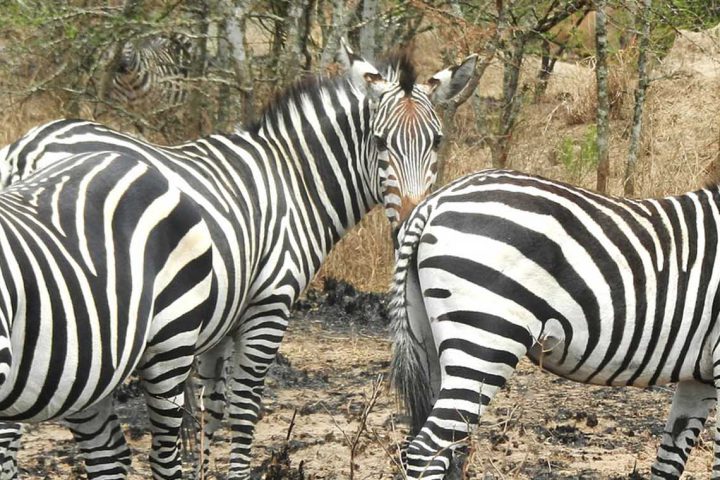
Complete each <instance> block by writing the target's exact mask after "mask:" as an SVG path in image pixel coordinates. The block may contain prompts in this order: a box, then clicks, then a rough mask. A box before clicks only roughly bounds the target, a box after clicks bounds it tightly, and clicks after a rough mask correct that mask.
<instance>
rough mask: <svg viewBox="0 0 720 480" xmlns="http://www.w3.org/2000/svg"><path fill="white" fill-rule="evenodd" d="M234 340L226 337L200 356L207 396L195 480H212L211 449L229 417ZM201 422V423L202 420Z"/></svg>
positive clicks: (200, 376)
mask: <svg viewBox="0 0 720 480" xmlns="http://www.w3.org/2000/svg"><path fill="white" fill-rule="evenodd" d="M232 348H233V339H232V337H230V336H228V337H226V338H225V339H224V340H223V341H222V342H220V343H219V344H218V345H216V346H215V347H214V348H212V349H211V350H208V351H207V352H205V353H203V354H201V355H200V356H198V359H197V361H196V367H197V380H198V386H199V387H200V391H201V392H202V396H203V408H204V412H203V413H202V415H203V418H202V424H203V431H202V432H200V435H203V441H202V461H201V462H198V463H197V465H196V468H195V478H197V479H200V478H208V469H209V467H210V445H211V444H212V441H213V437H214V435H215V432H216V431H217V430H218V429H219V428H220V427H221V426H222V421H223V419H224V417H225V406H226V394H225V390H226V385H227V379H228V377H229V374H230V373H231V366H232V363H231V360H232ZM198 420H199V419H198Z"/></svg>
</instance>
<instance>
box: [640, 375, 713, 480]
mask: <svg viewBox="0 0 720 480" xmlns="http://www.w3.org/2000/svg"><path fill="white" fill-rule="evenodd" d="M715 399H716V393H715V387H714V386H712V385H707V384H704V383H700V382H696V381H693V380H688V381H683V382H680V383H678V385H677V390H675V395H674V396H673V402H672V407H671V408H670V416H669V417H668V420H667V424H666V425H665V432H664V433H663V436H662V442H661V444H660V447H659V448H658V453H657V459H656V460H655V464H654V465H653V466H652V469H651V478H653V479H677V478H680V475H682V473H683V470H684V469H685V462H687V459H688V456H689V455H690V450H692V448H693V447H694V446H695V444H696V443H697V439H698V436H699V435H700V432H702V430H703V428H704V426H705V419H707V416H708V413H709V411H710V408H711V407H712V406H713V404H714V402H715Z"/></svg>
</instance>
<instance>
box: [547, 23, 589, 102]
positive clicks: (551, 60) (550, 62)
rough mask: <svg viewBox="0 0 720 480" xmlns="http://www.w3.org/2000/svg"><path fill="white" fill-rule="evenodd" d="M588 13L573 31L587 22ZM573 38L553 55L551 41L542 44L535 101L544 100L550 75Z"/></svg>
mask: <svg viewBox="0 0 720 480" xmlns="http://www.w3.org/2000/svg"><path fill="white" fill-rule="evenodd" d="M588 13H590V10H585V13H583V15H582V16H580V17H578V19H577V20H576V21H575V24H574V26H573V30H575V29H577V28H578V27H579V26H580V24H581V23H582V21H583V20H585V17H587V15H588ZM570 38H571V37H568V39H567V40H566V41H565V42H563V43H562V44H561V45H559V46H558V48H557V50H556V51H555V52H554V53H553V51H552V50H553V48H552V43H551V42H550V40H547V39H544V40H543V44H542V59H541V63H540V71H539V72H538V81H537V84H536V85H535V101H536V102H537V101H539V100H540V98H542V96H543V95H545V91H546V90H547V85H548V81H549V80H550V75H551V74H552V72H553V70H554V69H555V63H556V62H557V60H558V58H560V57H562V54H563V53H564V52H565V49H566V48H567V45H568V42H569V41H570Z"/></svg>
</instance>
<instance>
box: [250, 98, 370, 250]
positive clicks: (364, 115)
mask: <svg viewBox="0 0 720 480" xmlns="http://www.w3.org/2000/svg"><path fill="white" fill-rule="evenodd" d="M334 94H335V96H331V95H329V97H331V98H328V99H326V104H322V105H320V106H318V105H316V104H315V103H310V102H309V101H303V100H299V101H298V103H299V105H296V107H297V108H295V109H292V108H291V109H288V110H289V114H288V115H283V116H282V117H281V118H278V119H276V121H268V120H266V123H265V124H264V125H263V128H262V129H261V131H260V132H259V133H260V134H261V135H263V136H266V139H267V140H268V141H269V142H270V143H271V144H272V145H273V147H274V149H276V151H277V152H280V153H279V157H280V158H279V162H278V163H279V164H280V165H279V167H280V168H281V169H287V170H286V172H287V175H288V179H287V181H286V182H285V184H286V185H285V188H286V189H288V190H289V193H290V195H291V196H292V197H294V198H292V199H287V203H288V204H294V205H297V206H299V207H301V208H309V209H310V210H312V211H313V212H312V213H314V215H309V217H312V216H314V217H315V220H314V221H313V220H312V218H310V221H311V222H313V223H314V224H315V225H314V226H315V227H316V228H314V229H313V228H309V229H307V231H308V233H312V232H313V230H314V231H315V233H316V234H320V235H322V236H323V237H325V238H324V243H326V244H327V245H328V251H329V249H330V248H332V246H333V245H334V244H335V243H336V242H337V241H338V240H339V239H340V238H341V237H342V236H343V235H344V233H345V232H346V231H347V230H348V229H350V228H352V227H353V226H354V225H355V224H356V223H357V222H359V221H360V219H361V218H362V217H363V216H364V215H365V214H366V213H367V212H368V211H370V210H371V209H372V208H373V207H374V206H376V205H377V204H378V203H379V198H380V196H379V194H378V192H377V190H378V188H377V185H378V184H379V182H378V180H377V158H376V157H377V153H376V151H375V149H374V147H373V143H372V142H371V139H370V137H371V135H370V115H371V110H370V107H369V105H368V102H367V101H366V100H365V99H364V98H358V97H356V96H354V95H353V94H350V93H348V92H345V91H344V90H340V91H337V92H334ZM300 106H302V108H299V107H300ZM321 108H322V109H324V110H323V111H320V109H321ZM271 174H272V172H271ZM308 227H310V225H308Z"/></svg>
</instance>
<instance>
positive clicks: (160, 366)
mask: <svg viewBox="0 0 720 480" xmlns="http://www.w3.org/2000/svg"><path fill="white" fill-rule="evenodd" d="M149 358H152V355H151V356H149ZM151 362H152V360H151ZM191 366H192V357H190V356H183V357H182V358H178V359H175V360H174V361H169V362H165V361H161V360H160V361H156V362H154V363H151V364H150V365H148V364H146V365H144V366H143V368H142V369H141V370H140V372H141V378H142V385H143V389H144V390H145V400H146V402H147V407H148V417H149V419H150V432H151V434H152V449H151V451H150V468H151V470H152V474H153V478H155V479H158V480H169V479H180V478H182V461H181V458H180V449H179V440H180V429H181V427H182V421H183V406H184V403H185V389H184V382H185V381H186V380H187V379H188V377H189V374H190V371H191ZM169 372H171V373H172V375H171V376H169V375H168V373H169Z"/></svg>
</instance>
